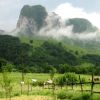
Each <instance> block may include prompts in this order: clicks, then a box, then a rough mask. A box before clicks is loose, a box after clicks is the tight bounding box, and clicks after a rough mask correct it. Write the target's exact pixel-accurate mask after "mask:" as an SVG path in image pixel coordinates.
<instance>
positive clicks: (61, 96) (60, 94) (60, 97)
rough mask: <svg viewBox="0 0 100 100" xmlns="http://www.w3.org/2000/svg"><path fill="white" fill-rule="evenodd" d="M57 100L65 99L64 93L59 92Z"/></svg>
mask: <svg viewBox="0 0 100 100" xmlns="http://www.w3.org/2000/svg"><path fill="white" fill-rule="evenodd" d="M57 98H58V99H66V98H67V95H66V92H64V91H60V92H59V93H58V94H57Z"/></svg>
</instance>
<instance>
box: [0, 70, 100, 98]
mask: <svg viewBox="0 0 100 100" xmlns="http://www.w3.org/2000/svg"><path fill="white" fill-rule="evenodd" d="M7 75H8V78H9V79H10V80H11V86H12V90H11V97H12V98H13V100H16V98H18V97H21V98H24V96H26V95H28V96H27V98H28V97H29V98H30V97H31V98H32V97H33V96H36V95H38V96H48V99H46V100H49V98H50V100H56V99H57V98H60V99H61V98H66V99H65V100H85V99H78V98H82V97H81V96H86V97H84V98H88V97H89V96H90V95H91V93H90V92H84V93H83V94H82V92H80V90H81V88H80V85H75V86H74V88H73V90H72V87H71V86H67V85H66V86H63V88H62V89H61V87H60V86H56V87H55V90H53V89H47V88H43V86H38V85H36V86H32V85H31V82H32V81H31V80H32V79H37V81H38V82H45V81H47V80H48V79H50V75H49V74H44V73H41V74H40V73H27V74H25V83H24V84H23V85H22V87H21V84H20V82H21V73H18V72H15V73H14V72H12V73H8V74H7ZM59 76H62V74H55V76H54V77H55V78H57V77H59ZM82 77H84V78H85V79H86V81H89V79H91V75H81V78H82ZM95 77H99V76H95ZM3 84H4V83H3V76H2V73H0V98H2V99H0V100H3V98H5V90H4V88H3ZM47 87H48V86H47ZM21 89H22V94H21ZM31 89H32V90H31ZM83 89H84V90H90V89H91V85H83ZM94 91H98V92H99V91H100V85H95V86H94ZM53 92H54V94H53ZM22 95H23V97H22ZM16 96H17V97H16ZM25 98H26V97H25ZM34 98H35V97H34ZM46 98H47V97H46ZM55 98H56V99H55ZM75 98H76V99H75ZM93 98H94V99H93V100H99V99H100V96H99V94H93ZM98 98H99V99H98ZM19 100H20V99H19ZM30 100H37V99H30ZM39 100H42V99H39ZM43 100H45V99H43ZM57 100H58V99H57ZM61 100H62V99H61ZM86 100H89V99H86Z"/></svg>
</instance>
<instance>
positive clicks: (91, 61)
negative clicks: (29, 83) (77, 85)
mask: <svg viewBox="0 0 100 100" xmlns="http://www.w3.org/2000/svg"><path fill="white" fill-rule="evenodd" d="M37 41H38V46H36V45H37ZM41 41H42V43H41ZM99 58H100V56H99V55H96V54H95V55H94V54H86V53H85V52H84V51H78V50H71V49H70V48H69V47H67V46H66V45H65V44H64V43H62V42H58V41H54V40H49V41H47V40H43V39H41V40H40V43H39V40H36V39H35V40H27V42H26V43H24V42H22V41H21V40H20V39H19V38H18V37H13V36H9V35H0V59H4V60H5V61H6V62H9V63H11V64H12V65H13V67H12V68H11V70H17V71H21V70H23V71H25V72H45V73H47V72H49V71H50V69H51V68H52V67H54V68H56V70H57V72H59V73H64V72H76V73H91V71H93V70H96V69H98V68H99V67H98V66H100V60H99ZM0 63H2V60H1V62H0ZM2 67H3V66H2ZM95 73H96V74H98V73H97V72H96V71H95Z"/></svg>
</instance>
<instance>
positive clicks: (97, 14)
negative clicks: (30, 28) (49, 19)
mask: <svg viewBox="0 0 100 100" xmlns="http://www.w3.org/2000/svg"><path fill="white" fill-rule="evenodd" d="M26 4H29V5H36V4H41V5H43V6H45V7H46V9H47V11H49V12H51V11H55V12H56V13H57V14H59V16H61V17H62V19H67V18H74V17H79V18H80V17H83V18H87V19H88V20H89V21H91V22H92V23H93V24H94V25H95V26H97V27H98V28H100V22H99V21H100V20H99V19H100V0H0V29H3V30H7V31H11V30H13V29H14V28H15V27H16V23H17V20H18V17H19V14H20V10H21V8H22V7H23V6H24V5H26Z"/></svg>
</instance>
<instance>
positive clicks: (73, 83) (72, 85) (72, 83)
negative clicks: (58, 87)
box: [72, 79, 74, 90]
mask: <svg viewBox="0 0 100 100" xmlns="http://www.w3.org/2000/svg"><path fill="white" fill-rule="evenodd" d="M73 87H74V81H73V79H72V90H73Z"/></svg>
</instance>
